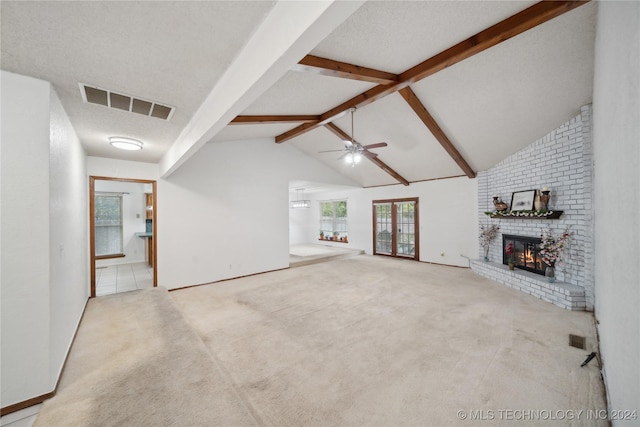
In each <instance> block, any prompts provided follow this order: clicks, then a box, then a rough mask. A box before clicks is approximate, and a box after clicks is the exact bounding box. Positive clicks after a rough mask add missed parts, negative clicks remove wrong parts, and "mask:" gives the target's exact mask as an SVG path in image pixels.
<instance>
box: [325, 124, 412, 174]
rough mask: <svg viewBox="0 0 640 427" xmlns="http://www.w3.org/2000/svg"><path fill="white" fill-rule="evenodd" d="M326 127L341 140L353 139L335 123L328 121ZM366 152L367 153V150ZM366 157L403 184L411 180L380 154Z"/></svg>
mask: <svg viewBox="0 0 640 427" xmlns="http://www.w3.org/2000/svg"><path fill="white" fill-rule="evenodd" d="M324 127H326V128H327V129H328V130H329V131H331V133H333V134H334V135H336V136H337V137H338V138H340V140H342V141H344V140H347V141H351V137H350V136H349V135H348V134H347V133H346V132H345V131H343V130H342V129H340V128H339V127H338V126H336V125H334V124H333V123H327V124H325V125H324ZM365 154H366V152H365ZM364 157H366V158H367V159H369V160H371V162H372V163H373V164H375V165H376V166H378V167H379V168H380V169H382V170H383V171H385V172H386V173H388V174H389V175H391V176H392V177H393V178H394V179H395V180H397V181H398V182H400V183H401V184H404V185H409V181H407V180H406V179H405V178H404V177H403V176H402V175H400V174H399V173H398V172H396V171H395V170H393V168H392V167H391V166H389V165H388V164H386V163H385V162H383V161H382V160H380V156H376V155H374V153H371V155H368V156H367V155H365V156H364Z"/></svg>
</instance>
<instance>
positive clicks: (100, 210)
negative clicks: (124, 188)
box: [94, 195, 122, 257]
mask: <svg viewBox="0 0 640 427" xmlns="http://www.w3.org/2000/svg"><path fill="white" fill-rule="evenodd" d="M94 208H95V235H96V256H103V257H107V256H109V255H121V254H122V196H121V195H96V196H95V204H94Z"/></svg>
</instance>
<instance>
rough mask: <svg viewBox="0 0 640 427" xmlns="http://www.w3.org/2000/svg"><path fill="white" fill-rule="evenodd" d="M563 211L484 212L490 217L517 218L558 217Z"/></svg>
mask: <svg viewBox="0 0 640 427" xmlns="http://www.w3.org/2000/svg"><path fill="white" fill-rule="evenodd" d="M563 213H564V211H546V212H540V211H509V212H505V213H500V212H485V214H487V215H488V216H490V217H491V218H518V219H558V218H560V215H562V214H563Z"/></svg>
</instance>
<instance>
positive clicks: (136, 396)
mask: <svg viewBox="0 0 640 427" xmlns="http://www.w3.org/2000/svg"><path fill="white" fill-rule="evenodd" d="M172 301H175V303H173V302H172ZM178 308H179V310H180V311H181V312H182V314H183V315H184V317H182V315H181V314H180V312H179V311H178ZM185 319H186V321H185ZM187 323H188V324H190V325H191V326H192V327H193V328H194V329H190V328H189V327H188V326H187ZM194 330H195V331H196V332H197V334H196V332H194ZM569 333H573V334H577V335H582V336H586V338H587V345H588V348H587V349H586V350H579V349H576V348H573V347H569V346H568V334H569ZM198 336H199V337H201V339H202V340H199V339H198ZM207 350H208V353H207ZM592 350H595V329H594V326H593V316H592V315H591V313H586V312H571V311H567V310H563V309H561V308H559V307H556V306H554V305H552V304H549V303H545V302H543V301H540V300H538V299H535V298H534V297H531V296H529V295H525V294H522V293H519V292H517V291H515V290H513V289H510V288H507V287H505V286H502V285H499V284H497V283H494V282H491V281H489V280H487V279H484V278H481V277H479V276H477V275H475V274H474V273H473V272H471V271H470V270H469V269H463V268H454V267H445V266H437V265H430V264H424V263H418V262H414V261H408V260H397V259H390V258H385V257H372V256H365V255H361V256H355V257H351V258H348V259H342V260H336V261H330V262H326V263H322V264H313V265H309V266H304V267H299V268H295V269H287V270H280V271H276V272H271V273H267V274H261V275H256V276H251V277H245V278H242V279H237V280H230V281H225V282H220V283H217V284H211V285H206V286H199V287H194V288H189V289H184V290H179V291H175V292H171V293H167V292H166V291H164V290H162V289H154V290H150V291H138V292H136V293H130V294H121V295H114V296H109V297H102V298H98V299H94V300H91V301H90V302H89V305H88V307H87V312H86V314H85V317H84V319H83V322H82V325H81V327H80V330H79V332H78V336H77V339H76V342H75V344H74V346H73V349H72V351H71V354H70V357H69V361H68V363H67V367H66V370H65V372H64V374H63V377H62V381H61V385H60V388H59V390H58V395H57V396H56V397H54V398H53V399H51V400H49V401H47V402H46V403H45V404H44V406H43V409H42V412H41V414H40V416H39V417H38V419H37V422H36V425H37V426H63V425H64V426H70V425H73V426H111V425H113V426H196V425H198V426H205V425H206V426H247V425H256V424H257V425H268V426H400V425H403V426H451V425H460V426H469V425H492V426H493V425H505V426H513V425H527V426H529V425H543V426H553V425H579V426H584V425H587V426H588V425H607V423H606V422H605V421H602V420H594V419H587V415H586V411H587V410H590V409H591V410H600V409H605V402H604V397H603V396H604V391H603V384H602V381H601V379H600V376H599V370H598V366H597V363H596V361H595V360H594V361H592V362H591V363H590V364H589V365H587V366H586V367H584V368H581V367H580V363H581V362H582V361H583V360H584V359H585V357H586V355H587V354H588V353H589V352H591V351H592ZM580 410H582V411H585V413H583V414H582V415H581V416H580V418H576V419H574V420H569V421H567V420H557V418H558V414H568V412H567V411H580ZM459 411H464V412H459ZM508 411H512V412H508ZM514 411H520V412H514ZM523 411H529V412H527V413H524V412H523ZM535 411H537V412H535ZM541 411H553V412H541ZM558 411H564V412H558ZM551 413H553V414H554V415H553V416H554V417H556V419H550V417H551V415H550V414H551ZM461 414H462V415H463V416H466V417H467V419H464V420H463V419H461V418H462V416H461ZM536 414H538V415H536ZM576 414H577V412H576ZM523 416H524V417H527V418H524V419H522V417H523ZM536 416H537V417H541V418H542V419H539V420H534V421H532V420H531V417H536ZM564 416H565V417H566V415H564ZM574 416H575V415H574ZM517 417H520V418H517ZM469 418H476V420H475V421H472V420H470V419H469ZM479 419H485V420H489V421H480V420H479Z"/></svg>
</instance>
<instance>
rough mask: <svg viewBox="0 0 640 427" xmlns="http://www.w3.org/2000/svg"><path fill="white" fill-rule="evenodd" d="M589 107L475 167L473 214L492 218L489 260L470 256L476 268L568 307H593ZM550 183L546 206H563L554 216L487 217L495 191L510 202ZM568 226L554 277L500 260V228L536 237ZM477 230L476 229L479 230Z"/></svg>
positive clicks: (485, 219)
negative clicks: (488, 165) (495, 230)
mask: <svg viewBox="0 0 640 427" xmlns="http://www.w3.org/2000/svg"><path fill="white" fill-rule="evenodd" d="M591 114H592V107H591V105H587V106H584V107H582V108H581V111H580V114H579V115H578V116H576V117H574V118H573V119H571V120H570V121H569V122H567V123H565V124H563V125H562V126H560V127H559V128H557V129H556V130H554V131H552V132H550V133H549V134H547V135H545V136H544V137H542V138H541V139H539V140H537V141H535V142H534V143H533V144H531V145H529V146H528V147H526V148H524V149H523V150H521V151H519V152H517V153H515V154H513V155H512V156H510V157H508V158H506V159H504V160H503V161H502V162H500V163H498V164H497V165H496V166H495V167H493V168H492V169H489V170H487V171H483V172H479V173H478V178H477V179H478V219H479V223H480V224H484V225H488V224H497V225H498V226H499V227H500V232H499V234H498V236H497V237H496V238H495V239H493V240H492V242H491V245H490V249H489V262H485V261H484V260H483V257H484V251H483V250H482V248H480V253H479V254H478V256H479V259H477V260H472V261H471V268H472V269H473V271H475V272H476V273H478V274H480V275H482V276H485V277H488V278H490V279H493V280H496V281H498V282H500V283H502V284H505V285H507V286H510V287H513V288H515V289H519V290H521V291H522V292H526V293H528V294H531V295H533V296H536V297H538V298H540V299H543V300H545V301H548V302H551V303H554V304H556V305H559V306H561V307H564V308H567V309H570V310H593V288H594V281H593V221H592V207H591V201H592V157H591ZM543 187H549V188H550V189H551V200H550V201H549V209H554V210H562V211H564V213H563V214H562V215H561V216H560V218H558V219H531V218H490V217H489V216H487V215H486V214H485V212H488V211H494V210H495V207H494V206H493V198H492V196H493V195H494V194H497V195H499V197H500V198H501V199H502V200H503V201H504V202H506V203H507V204H509V203H510V202H511V194H512V193H513V192H514V191H525V190H532V189H541V188H543ZM568 226H570V231H571V232H572V238H571V243H570V245H569V247H568V249H567V250H565V251H564V256H563V258H564V261H563V262H561V263H559V264H558V265H556V279H557V280H556V282H554V283H549V282H548V281H547V279H546V278H545V277H544V276H541V275H538V274H534V273H530V272H528V271H524V270H519V269H516V270H515V271H510V270H509V269H508V268H507V266H506V265H503V264H502V234H503V233H504V234H513V235H519V236H530V237H540V235H541V233H542V231H543V230H545V229H548V228H551V230H552V231H553V233H554V234H555V235H559V234H561V233H562V232H563V231H564V230H565V228H567V227H568ZM479 233H480V230H478V234H479Z"/></svg>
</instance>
